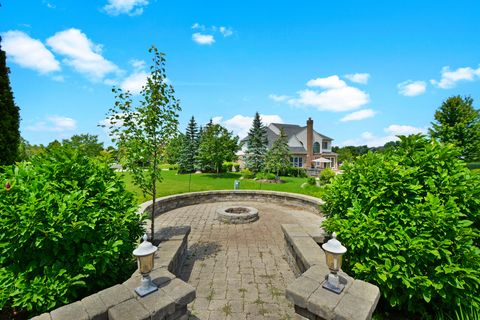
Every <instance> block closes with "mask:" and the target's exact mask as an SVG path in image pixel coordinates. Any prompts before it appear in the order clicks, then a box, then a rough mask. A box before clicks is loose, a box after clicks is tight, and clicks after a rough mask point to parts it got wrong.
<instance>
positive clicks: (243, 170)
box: [240, 168, 255, 179]
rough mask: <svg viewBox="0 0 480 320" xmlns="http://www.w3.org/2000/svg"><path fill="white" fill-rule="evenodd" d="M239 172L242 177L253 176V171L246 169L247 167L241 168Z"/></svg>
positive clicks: (248, 177)
mask: <svg viewBox="0 0 480 320" xmlns="http://www.w3.org/2000/svg"><path fill="white" fill-rule="evenodd" d="M240 173H241V175H242V177H243V178H244V179H253V178H254V177H255V175H254V174H253V172H252V171H250V170H248V169H247V168H245V169H242V171H240Z"/></svg>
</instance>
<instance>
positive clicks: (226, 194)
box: [139, 190, 323, 216]
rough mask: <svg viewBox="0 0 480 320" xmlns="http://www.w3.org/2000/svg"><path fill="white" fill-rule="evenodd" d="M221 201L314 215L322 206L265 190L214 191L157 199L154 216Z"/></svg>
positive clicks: (299, 196)
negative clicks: (282, 207)
mask: <svg viewBox="0 0 480 320" xmlns="http://www.w3.org/2000/svg"><path fill="white" fill-rule="evenodd" d="M221 201H232V202H234V201H260V202H269V201H271V202H276V203H283V204H287V205H296V206H301V207H303V208H305V209H308V210H310V211H312V212H314V213H316V214H320V205H321V204H323V201H322V200H320V199H318V198H314V197H310V196H307V195H303V194H297V193H289V192H278V191H266V190H215V191H202V192H189V193H182V194H176V195H172V196H167V197H162V198H157V199H156V201H155V216H158V215H160V214H162V213H164V212H167V211H170V210H173V209H176V208H181V207H185V206H190V205H194V204H200V203H212V202H221ZM151 205H152V201H147V202H145V203H143V204H141V206H140V210H139V212H150V211H151Z"/></svg>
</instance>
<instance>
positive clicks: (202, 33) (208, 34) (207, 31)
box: [192, 22, 233, 45]
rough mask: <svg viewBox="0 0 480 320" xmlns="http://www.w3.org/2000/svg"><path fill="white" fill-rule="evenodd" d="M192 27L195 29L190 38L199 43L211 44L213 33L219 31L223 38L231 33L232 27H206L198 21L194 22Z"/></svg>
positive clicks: (213, 41)
mask: <svg viewBox="0 0 480 320" xmlns="http://www.w3.org/2000/svg"><path fill="white" fill-rule="evenodd" d="M192 29H193V30H196V31H197V32H195V33H193V34H192V40H193V41H194V42H196V43H198V44H200V45H211V44H213V43H215V36H214V34H215V33H220V34H221V35H223V37H225V38H226V37H230V36H231V35H232V34H233V29H232V28H231V27H225V26H220V27H216V26H211V27H206V26H205V25H203V24H200V23H198V22H195V23H194V24H193V25H192Z"/></svg>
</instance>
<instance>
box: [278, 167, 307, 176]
mask: <svg viewBox="0 0 480 320" xmlns="http://www.w3.org/2000/svg"><path fill="white" fill-rule="evenodd" d="M281 175H282V176H287V177H299V178H306V177H307V170H305V168H298V167H289V168H288V169H286V170H285V171H284V172H282V173H281Z"/></svg>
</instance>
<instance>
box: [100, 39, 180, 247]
mask: <svg viewBox="0 0 480 320" xmlns="http://www.w3.org/2000/svg"><path fill="white" fill-rule="evenodd" d="M149 52H150V53H152V54H153V58H152V65H151V66H150V75H149V76H148V78H147V83H146V84H145V86H144V87H143V88H142V91H141V93H140V95H141V97H142V98H141V99H140V102H139V105H136V106H135V105H134V103H133V101H132V96H131V94H130V92H128V91H126V92H124V91H122V90H121V89H120V88H113V89H112V91H113V92H114V93H115V98H116V102H115V106H114V107H113V108H111V109H110V110H109V114H108V120H109V129H110V133H111V137H112V140H113V141H114V142H116V143H117V145H118V149H119V153H120V157H121V163H122V165H123V167H124V168H125V169H127V170H129V171H130V172H131V173H132V175H133V180H134V182H135V184H137V185H138V186H139V187H140V189H141V190H142V192H143V193H144V195H148V196H151V197H152V206H151V239H152V240H153V239H154V234H155V232H154V226H155V225H154V221H155V219H154V215H155V198H156V196H157V182H161V178H162V177H161V170H159V169H158V164H159V163H160V161H161V159H162V156H163V154H164V152H163V151H164V148H165V146H166V145H167V143H168V141H169V140H170V139H171V138H172V137H173V136H174V135H175V134H176V132H177V126H178V112H179V111H180V110H181V108H180V104H179V101H178V100H177V99H176V98H175V96H174V93H175V91H174V89H173V86H172V85H171V84H168V83H167V81H166V79H167V76H166V73H165V55H164V54H163V53H160V52H159V51H158V49H157V48H156V47H155V46H152V47H151V48H150V49H149Z"/></svg>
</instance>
